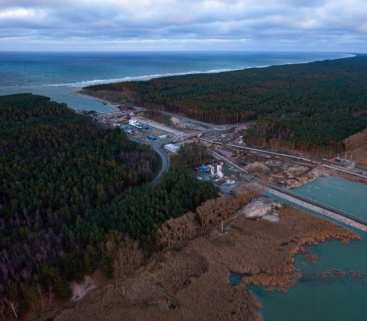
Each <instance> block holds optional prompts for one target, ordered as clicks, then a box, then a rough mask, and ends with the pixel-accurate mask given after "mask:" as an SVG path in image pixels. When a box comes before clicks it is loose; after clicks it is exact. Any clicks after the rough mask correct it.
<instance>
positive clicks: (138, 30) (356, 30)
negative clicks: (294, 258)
mask: <svg viewBox="0 0 367 321" xmlns="http://www.w3.org/2000/svg"><path fill="white" fill-rule="evenodd" d="M1 50H4V51H5V50H24V51H31V50H34V51H44V50H51V51H124V50H125V51H126V50H247V51H342V52H367V0H0V51H1Z"/></svg>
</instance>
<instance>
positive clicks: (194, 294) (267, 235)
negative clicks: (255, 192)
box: [42, 197, 359, 321]
mask: <svg viewBox="0 0 367 321" xmlns="http://www.w3.org/2000/svg"><path fill="white" fill-rule="evenodd" d="M251 198H252V197H249V198H248V197H243V198H239V197H237V198H235V199H233V198H232V199H231V198H229V197H227V198H221V199H219V200H215V201H210V202H207V203H206V204H204V205H203V206H202V207H201V213H202V214H201V215H202V216H203V218H204V217H205V218H206V219H203V220H202V222H206V223H205V224H207V225H206V226H205V228H203V226H202V225H201V223H200V222H201V220H198V216H197V215H195V214H193V213H188V215H187V216H186V217H184V218H179V219H177V220H172V221H171V222H170V223H168V222H167V225H166V226H165V227H163V229H161V233H163V234H164V233H165V232H164V231H166V232H167V231H169V232H168V236H166V237H165V238H162V240H163V241H162V244H161V245H163V244H166V245H167V244H170V247H171V248H170V249H166V250H163V251H161V252H159V253H157V254H155V255H154V256H153V257H152V258H151V259H150V261H149V263H147V264H145V265H143V266H141V267H140V268H139V269H136V271H135V272H134V273H132V274H130V275H129V276H127V277H126V276H121V277H120V278H119V277H116V278H115V281H114V282H113V283H111V284H108V285H106V286H104V287H102V288H99V289H97V290H94V291H93V292H91V293H89V294H88V295H87V296H86V297H85V298H84V299H83V300H81V301H80V302H78V303H77V304H76V305H75V306H74V307H72V308H70V309H68V310H64V311H63V312H62V313H59V314H58V315H57V316H56V317H55V318H54V319H53V320H54V321H90V320H93V321H102V320H103V321H117V320H119V321H120V320H125V321H157V320H159V321H176V320H185V321H191V320H192V321H213V320H216V321H221V320H222V321H240V320H241V321H244V320H245V321H256V320H260V316H259V314H258V310H259V309H260V307H261V306H260V304H259V302H257V301H256V299H255V298H254V297H253V296H252V295H251V293H250V292H249V290H248V285H249V284H257V285H260V286H264V287H267V288H277V289H287V288H289V287H290V286H291V285H292V284H293V283H294V282H296V280H297V278H298V275H297V273H296V271H295V266H294V257H295V255H296V254H297V253H299V252H301V251H303V250H304V247H305V246H307V245H311V244H316V243H319V242H323V241H326V240H330V239H337V240H340V241H343V242H348V241H350V240H355V239H359V236H358V235H356V234H355V233H354V232H352V231H350V230H348V229H345V228H342V227H339V226H337V225H335V224H333V223H331V222H328V221H323V220H320V219H318V218H315V217H312V216H310V215H306V214H303V213H301V212H299V211H297V210H294V209H291V208H287V207H284V208H282V209H281V210H280V211H279V215H280V221H279V222H278V223H272V222H269V221H265V220H249V219H247V218H246V217H245V216H244V215H237V216H235V218H234V219H232V220H231V222H230V223H229V224H228V225H226V226H225V228H224V232H222V231H219V230H218V229H217V228H214V227H213V228H209V227H210V225H211V226H214V225H215V224H217V223H218V222H220V221H222V220H225V219H226V218H229V217H231V216H232V215H233V214H235V213H237V210H238V208H241V206H243V205H245V204H246V203H248V202H249V200H250V199H251ZM219 205H220V207H219ZM221 209H222V210H221ZM228 209H229V210H228ZM198 212H200V210H198ZM214 213H216V214H214ZM209 218H210V219H209ZM176 223H177V224H176ZM172 230H175V231H176V232H177V234H179V235H180V237H178V238H175V237H174V236H173V235H175V233H176V232H175V233H174V232H172ZM204 230H205V231H207V232H206V233H204V232H203V231H204ZM169 235H171V236H169ZM167 240H169V241H167ZM122 264H124V263H122ZM231 272H237V273H242V274H244V275H245V278H244V279H243V281H242V283H241V284H240V285H238V286H232V285H230V283H229V280H228V277H229V274H230V273H231ZM42 321H44V320H42Z"/></svg>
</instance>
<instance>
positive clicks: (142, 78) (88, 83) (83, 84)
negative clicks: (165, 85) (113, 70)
mask: <svg viewBox="0 0 367 321" xmlns="http://www.w3.org/2000/svg"><path fill="white" fill-rule="evenodd" d="M259 67H260V66H259ZM263 67H265V66H263ZM246 68H252V67H239V68H231V69H229V68H228V69H210V70H193V71H186V72H177V73H164V74H149V75H141V76H126V77H122V78H109V79H93V80H83V81H77V82H67V83H59V84H48V85H45V86H48V87H86V86H93V85H103V84H110V83H115V82H124V81H148V80H151V79H156V78H163V77H172V76H186V75H196V74H214V73H220V72H228V71H236V70H243V69H246Z"/></svg>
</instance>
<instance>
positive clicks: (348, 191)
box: [292, 176, 367, 219]
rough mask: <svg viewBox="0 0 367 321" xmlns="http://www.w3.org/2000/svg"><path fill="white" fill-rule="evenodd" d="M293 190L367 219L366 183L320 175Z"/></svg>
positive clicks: (297, 193)
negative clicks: (311, 181)
mask: <svg viewBox="0 0 367 321" xmlns="http://www.w3.org/2000/svg"><path fill="white" fill-rule="evenodd" d="M292 192H293V193H294V194H296V195H300V196H303V197H305V198H308V199H311V200H314V201H316V202H319V203H322V204H324V205H327V206H330V207H332V208H336V209H340V210H343V211H345V212H347V213H350V214H352V215H354V216H357V217H361V218H365V219H367V187H366V185H365V184H360V183H355V182H352V181H348V180H346V179H343V178H339V177H333V176H329V177H320V178H318V179H317V180H316V181H315V182H313V183H310V184H306V185H304V186H302V187H299V188H295V189H293V190H292Z"/></svg>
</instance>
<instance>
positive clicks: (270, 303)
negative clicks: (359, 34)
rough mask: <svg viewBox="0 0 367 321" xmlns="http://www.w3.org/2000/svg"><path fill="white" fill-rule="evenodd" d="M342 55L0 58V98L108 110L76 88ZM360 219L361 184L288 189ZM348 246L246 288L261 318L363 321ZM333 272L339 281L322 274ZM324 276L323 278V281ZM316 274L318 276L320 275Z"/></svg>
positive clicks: (366, 289)
mask: <svg viewBox="0 0 367 321" xmlns="http://www.w3.org/2000/svg"><path fill="white" fill-rule="evenodd" d="M350 56H352V55H350V54H348V53H284V52H283V53H279V52H276V53H261V52H258V53H255V52H251V53H249V52H214V53H213V52H211V53H209V52H161V53H158V52H154V53H148V52H144V53H143V52H135V53H133V52H129V53H34V52H33V53H15V52H6V53H5V52H3V53H0V95H7V94H13V93H25V92H27V93H34V94H40V95H45V96H49V97H51V98H52V99H53V100H55V101H57V102H60V103H66V104H68V105H69V106H70V107H71V108H73V109H75V110H79V111H81V110H84V111H90V110H94V111H97V112H108V111H112V110H113V109H114V106H112V105H110V104H108V103H106V102H102V101H100V100H97V99H94V98H91V97H87V96H84V95H81V94H79V93H78V92H79V91H80V89H81V88H82V87H83V86H87V85H93V84H100V83H110V82H118V81H132V80H148V79H152V78H155V77H161V76H169V75H182V74H190V73H212V72H221V71H229V70H238V69H244V68H252V67H265V66H271V65H282V64H295V63H304V62H311V61H321V60H328V59H338V58H344V57H350ZM293 192H294V193H296V194H299V195H301V196H303V197H309V198H311V199H315V200H317V201H318V202H320V203H323V204H325V205H328V206H331V207H335V208H338V209H342V210H344V211H347V212H349V213H350V214H352V215H355V216H359V217H363V218H367V201H366V200H367V186H366V185H363V184H357V183H353V182H350V181H347V180H343V179H340V178H336V177H325V178H319V179H317V180H315V181H313V182H311V183H309V184H306V185H305V186H303V187H300V188H297V189H295V190H294V191H293ZM358 233H359V234H360V235H361V236H362V237H363V240H362V241H355V242H352V243H351V244H349V245H342V244H340V243H338V242H327V243H324V244H322V245H319V246H315V247H313V248H312V252H313V253H315V254H317V255H318V256H319V258H320V260H319V261H318V262H316V263H309V262H307V261H306V260H305V259H304V258H303V257H302V256H299V257H297V260H296V265H297V269H298V270H299V271H300V272H302V274H303V275H304V277H303V278H301V279H300V281H299V282H298V283H297V285H296V286H295V287H293V288H292V289H290V290H289V291H288V292H287V293H282V292H276V291H275V292H269V291H266V290H264V289H260V288H253V289H252V291H253V293H254V294H255V295H256V296H257V297H258V298H259V300H260V301H261V302H262V304H263V309H262V311H261V313H262V315H263V317H264V321H366V320H367V315H366V312H365V302H366V299H367V235H365V234H364V233H361V232H358ZM330 271H339V272H342V273H345V275H346V276H345V277H332V276H333V274H332V273H331V277H327V276H328V275H329V276H330V274H327V273H326V274H325V272H330ZM325 275H326V277H325ZM321 276H324V277H321Z"/></svg>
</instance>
